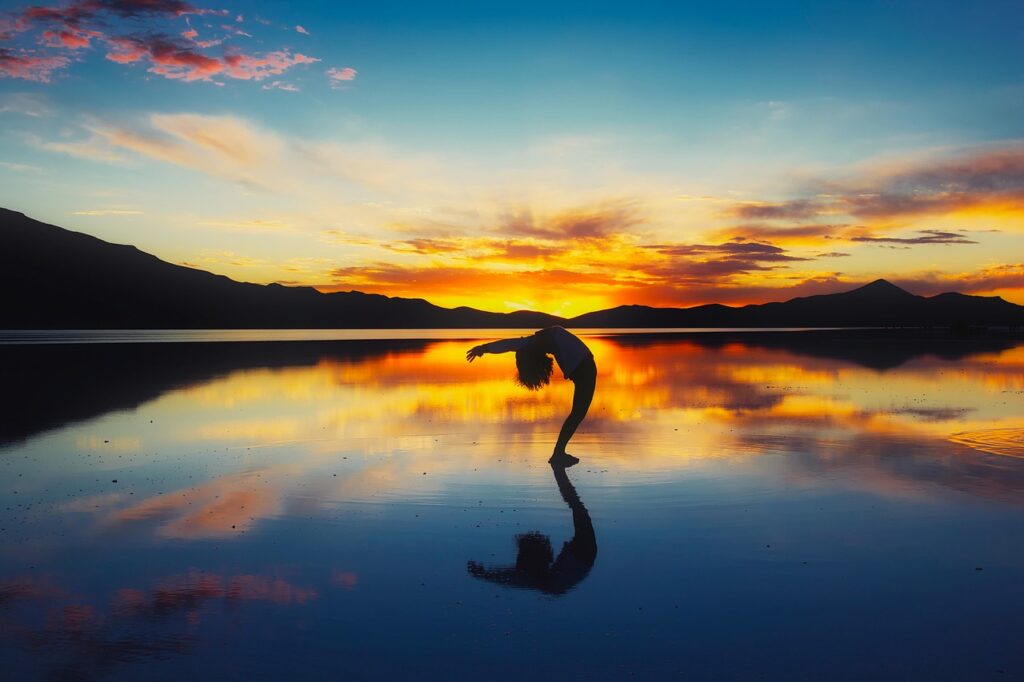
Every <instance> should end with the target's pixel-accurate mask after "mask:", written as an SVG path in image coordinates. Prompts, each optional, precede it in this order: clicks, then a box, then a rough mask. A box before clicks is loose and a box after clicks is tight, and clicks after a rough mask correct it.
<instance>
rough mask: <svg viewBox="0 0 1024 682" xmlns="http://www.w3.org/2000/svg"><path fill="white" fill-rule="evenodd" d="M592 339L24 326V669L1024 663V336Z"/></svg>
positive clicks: (836, 675)
mask: <svg viewBox="0 0 1024 682" xmlns="http://www.w3.org/2000/svg"><path fill="white" fill-rule="evenodd" d="M587 343H588V344H589V345H590V346H591V347H592V348H593V350H594V352H595V355H596V357H597V364H598V370H599V377H598V389H597V394H596V397H595V400H594V404H593V407H592V408H591V413H590V416H589V417H588V419H587V421H586V422H584V424H583V427H582V428H581V431H580V433H578V434H577V436H576V438H575V439H574V440H573V442H572V444H571V447H570V452H573V453H574V454H576V455H578V456H580V457H581V458H582V462H581V463H580V464H579V465H578V466H576V467H574V468H572V469H569V470H568V474H567V475H566V476H556V475H554V472H552V470H551V468H550V467H549V466H548V465H547V464H546V463H545V460H546V459H547V456H548V455H549V454H550V449H551V445H552V443H553V441H554V439H555V435H556V433H557V430H558V427H559V425H560V423H561V419H562V418H563V417H564V416H565V413H566V411H567V409H568V404H569V401H570V400H571V391H572V386H571V384H570V383H569V382H566V381H562V380H560V379H559V380H557V381H554V382H553V384H552V386H550V387H548V388H547V389H545V390H543V391H541V392H538V393H531V392H528V391H526V390H524V389H521V388H518V387H517V386H515V385H514V384H513V383H512V381H511V374H512V363H511V358H510V356H487V357H485V358H483V359H481V360H479V361H477V362H475V363H474V364H473V365H467V364H466V362H465V360H464V353H465V350H466V347H467V344H466V343H465V342H462V341H451V340H435V341H413V340H390V341H379V340H378V341H362V342H354V341H351V342H345V343H324V342H320V343H300V342H296V343H276V344H273V343H209V344H200V343H191V344H134V345H109V344H101V345H75V346H9V347H6V348H4V349H2V350H0V369H2V372H3V379H4V391H3V393H4V398H3V400H4V403H3V410H4V412H3V414H4V415H5V416H4V417H3V420H2V421H0V423H2V429H0V661H2V663H3V666H4V667H3V670H4V672H3V677H4V678H5V679H17V680H21V679H37V678H38V679H50V678H58V679H63V678H71V679H147V680H180V679H245V680H249V679H310V678H319V677H330V678H331V679H367V680H392V679H430V678H434V679H444V680H459V679H467V680H468V679H473V680H477V679H496V680H512V679H515V680H518V679H523V678H526V677H533V678H536V679H566V680H569V679H608V680H621V679H628V678H630V677H633V678H636V679H652V678H658V679H661V678H667V677H675V678H680V679H690V680H763V679H777V680H858V681H861V680H869V679H900V680H903V679H919V680H936V679H949V680H967V679H970V680H976V679H977V680H983V679H1021V678H1024V647H1022V646H1021V641H1020V633H1021V632H1022V631H1024V579H1022V578H1024V435H1022V434H1024V346H1021V345H1015V343H1014V342H1011V341H1002V340H998V339H997V340H988V341H975V342H966V341H947V340H941V339H932V340H913V339H904V340H896V341H893V342H892V343H883V342H882V341H880V340H879V338H871V339H853V340H846V341H844V340H843V339H842V338H841V337H840V336H839V335H817V336H815V335H813V334H811V335H807V334H804V335H779V334H777V335H771V334H768V335H757V336H750V337H741V336H722V335H709V336H707V338H703V339H698V338H694V337H691V338H675V337H660V338H659V337H653V336H648V337H613V338H597V337H590V338H588V339H587ZM548 547H550V549H548ZM517 566H518V569H517Z"/></svg>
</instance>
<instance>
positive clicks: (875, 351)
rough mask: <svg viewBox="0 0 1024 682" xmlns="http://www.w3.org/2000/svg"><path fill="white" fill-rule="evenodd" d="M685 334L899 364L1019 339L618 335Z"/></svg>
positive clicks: (717, 343) (705, 343)
mask: <svg viewBox="0 0 1024 682" xmlns="http://www.w3.org/2000/svg"><path fill="white" fill-rule="evenodd" d="M682 338H685V339H686V341H687V343H692V344H695V345H698V346H701V347H702V348H708V349H716V348H721V347H723V346H726V345H728V344H735V343H740V344H743V345H744V346H748V347H753V348H764V349H768V350H781V351H786V352H789V353H797V354H799V355H807V356H811V357H816V358H822V359H826V360H841V361H843V362H849V363H852V364H855V365H860V366H861V367H867V368H869V369H877V370H886V369H892V368H894V367H899V366H900V365H903V364H905V363H907V362H909V361H911V360H913V359H914V358H919V357H924V356H933V357H936V358H939V359H941V360H946V361H950V362H952V361H955V360H961V359H963V358H966V357H968V356H970V355H975V354H977V353H999V352H1001V351H1004V350H1009V349H1010V348H1013V347H1014V346H1017V345H1020V341H1019V340H1018V339H1015V338H1013V337H1011V336H1003V337H1000V336H997V335H993V336H963V337H954V336H951V335H949V334H948V333H928V332H926V331H924V330H879V329H857V330H853V329H851V330H814V331H807V332H773V331H763V332H714V333H711V332H707V333H692V334H686V333H681V334H638V335H629V336H619V337H614V338H613V340H614V342H615V343H616V344H617V345H621V346H641V345H650V344H654V343H666V342H669V343H670V342H672V341H673V340H678V339H682Z"/></svg>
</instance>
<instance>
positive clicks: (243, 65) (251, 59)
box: [224, 50, 320, 81]
mask: <svg viewBox="0 0 1024 682" xmlns="http://www.w3.org/2000/svg"><path fill="white" fill-rule="evenodd" d="M318 61H320V60H319V59H317V58H316V57H307V56H306V55H304V54H301V53H295V54H294V55H292V54H291V53H289V52H288V51H287V50H278V51H277V52H268V53H267V54H265V55H263V56H262V57H257V56H255V55H246V54H229V55H225V57H224V63H225V64H226V67H227V68H226V70H225V73H226V74H227V75H228V76H230V77H232V78H238V79H241V80H257V81H258V80H263V79H264V78H266V77H268V76H279V75H281V74H282V73H284V72H285V71H287V70H288V69H290V68H291V67H293V66H297V65H299V64H313V63H315V62H318Z"/></svg>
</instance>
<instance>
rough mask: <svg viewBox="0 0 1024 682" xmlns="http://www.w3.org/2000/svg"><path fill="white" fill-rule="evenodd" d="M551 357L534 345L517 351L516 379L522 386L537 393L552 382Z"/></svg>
mask: <svg viewBox="0 0 1024 682" xmlns="http://www.w3.org/2000/svg"><path fill="white" fill-rule="evenodd" d="M551 368H552V360H551V356H550V355H548V354H547V353H545V352H544V351H542V350H541V349H540V348H538V347H537V346H536V345H534V344H530V345H529V346H527V347H526V348H521V349H519V350H517V351H516V379H517V381H518V382H519V385H520V386H525V387H526V388H528V389H530V390H531V391H536V390H537V389H538V388H540V387H542V386H546V385H547V384H548V382H549V381H551Z"/></svg>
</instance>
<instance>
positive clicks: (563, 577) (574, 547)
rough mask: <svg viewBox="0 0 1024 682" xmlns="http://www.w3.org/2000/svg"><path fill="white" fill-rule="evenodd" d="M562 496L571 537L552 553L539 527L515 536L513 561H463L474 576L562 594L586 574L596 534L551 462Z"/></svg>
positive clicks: (565, 476) (569, 485)
mask: <svg viewBox="0 0 1024 682" xmlns="http://www.w3.org/2000/svg"><path fill="white" fill-rule="evenodd" d="M551 469H552V470H553V471H554V473H555V482H556V483H558V491H559V492H560V493H562V499H563V500H565V503H566V504H567V505H569V509H571V510H572V527H573V531H574V533H573V537H572V539H571V540H569V541H568V542H566V543H565V544H564V545H562V551H561V552H559V553H558V556H557V557H555V555H554V552H552V551H551V540H550V539H549V538H548V536H547V535H544V534H542V533H540V532H538V531H530V532H529V533H523V534H522V535H517V536H516V565H515V566H503V567H499V566H496V567H492V568H487V567H486V566H484V565H483V564H479V563H477V562H475V561H470V562H468V564H467V565H466V569H467V570H468V571H469V574H470V575H471V576H473V577H474V578H480V579H481V580H487V581H488V582H492V583H498V584H499V585H506V586H508V587H528V588H531V589H534V590H540V591H541V592H544V593H545V594H555V595H557V594H565V593H566V592H568V591H569V590H571V589H572V588H573V587H575V586H576V585H577V584H578V583H579V582H580V581H581V580H583V579H584V578H586V577H587V574H588V573H590V569H591V568H592V567H593V566H594V560H595V559H596V558H597V536H596V535H595V534H594V524H593V522H592V521H591V520H590V514H589V513H588V512H587V508H586V507H584V506H583V502H581V501H580V496H579V495H578V494H577V493H576V488H574V487H573V485H572V483H571V482H570V481H569V476H568V474H566V472H565V467H561V466H555V465H552V467H551Z"/></svg>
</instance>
